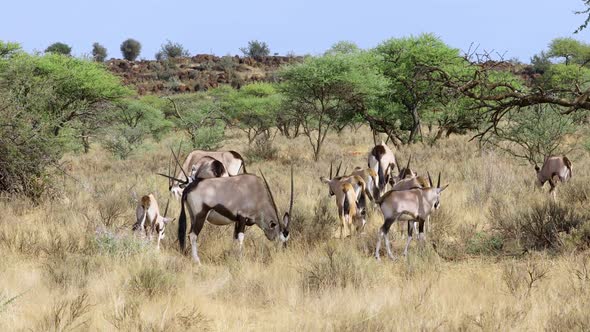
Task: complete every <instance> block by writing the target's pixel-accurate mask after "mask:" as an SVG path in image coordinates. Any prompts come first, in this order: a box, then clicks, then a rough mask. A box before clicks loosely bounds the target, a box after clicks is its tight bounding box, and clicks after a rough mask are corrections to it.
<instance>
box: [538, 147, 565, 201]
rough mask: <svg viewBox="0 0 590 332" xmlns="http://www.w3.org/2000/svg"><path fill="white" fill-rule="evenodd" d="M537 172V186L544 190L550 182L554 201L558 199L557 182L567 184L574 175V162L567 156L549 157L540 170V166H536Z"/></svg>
mask: <svg viewBox="0 0 590 332" xmlns="http://www.w3.org/2000/svg"><path fill="white" fill-rule="evenodd" d="M535 171H536V172H537V186H538V187H539V188H542V187H543V185H544V184H545V182H549V185H550V186H551V189H549V192H550V193H551V194H552V196H553V199H555V198H556V190H555V189H556V186H557V182H558V181H559V182H566V181H568V180H569V179H571V177H572V175H573V173H572V162H571V161H570V160H569V159H567V157H566V156H561V157H558V156H553V157H548V158H547V159H545V162H544V163H543V167H541V168H540V169H539V166H537V165H535Z"/></svg>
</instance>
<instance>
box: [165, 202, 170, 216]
mask: <svg viewBox="0 0 590 332" xmlns="http://www.w3.org/2000/svg"><path fill="white" fill-rule="evenodd" d="M169 205H170V198H168V200H167V201H166V208H165V209H164V218H165V217H166V215H167V214H168V206H169Z"/></svg>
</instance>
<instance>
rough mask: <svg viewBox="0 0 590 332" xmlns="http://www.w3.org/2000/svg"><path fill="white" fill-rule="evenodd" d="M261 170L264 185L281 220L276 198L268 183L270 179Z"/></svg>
mask: <svg viewBox="0 0 590 332" xmlns="http://www.w3.org/2000/svg"><path fill="white" fill-rule="evenodd" d="M258 171H259V172H260V175H262V179H263V180H264V185H265V186H266V190H267V191H268V195H269V196H270V201H271V202H272V206H273V207H274V208H275V214H276V217H277V222H279V223H280V222H281V219H280V218H279V209H277V203H275V198H274V196H273V195H272V191H271V190H270V186H269V185H268V181H266V177H265V176H264V174H263V173H262V171H261V170H258Z"/></svg>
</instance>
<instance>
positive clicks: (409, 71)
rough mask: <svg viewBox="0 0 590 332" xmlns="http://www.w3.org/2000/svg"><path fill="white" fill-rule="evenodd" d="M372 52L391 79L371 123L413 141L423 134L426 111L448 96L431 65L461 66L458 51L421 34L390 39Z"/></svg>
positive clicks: (407, 140)
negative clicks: (422, 120)
mask: <svg viewBox="0 0 590 332" xmlns="http://www.w3.org/2000/svg"><path fill="white" fill-rule="evenodd" d="M373 52H375V54H376V55H377V56H378V57H379V59H380V61H378V67H379V69H380V71H381V72H382V74H383V75H384V76H385V77H386V78H387V80H388V90H389V91H388V93H387V94H385V95H383V99H382V100H381V101H380V102H379V103H378V105H377V107H376V108H375V110H374V112H372V113H371V114H369V117H368V118H369V122H371V123H372V126H373V127H374V128H377V129H379V128H381V130H386V131H385V132H386V133H387V134H388V135H390V136H397V138H398V139H400V140H402V142H403V143H412V142H414V141H415V140H416V138H417V137H418V134H419V133H421V118H422V117H423V116H424V113H426V112H427V111H429V110H432V109H434V108H436V107H439V106H440V103H441V100H442V98H443V96H444V95H445V91H444V86H443V85H442V84H440V83H439V82H438V80H437V79H436V78H437V76H439V74H438V73H437V72H436V71H432V70H430V69H429V68H431V67H437V68H450V67H455V66H457V65H459V64H460V63H461V62H462V60H461V58H460V57H459V50H457V49H453V48H451V47H449V46H447V45H446V44H445V43H443V42H442V41H441V40H440V39H439V38H438V37H436V36H434V35H432V34H422V35H420V36H418V37H408V38H399V39H395V38H394V39H389V40H387V41H385V42H383V43H381V44H380V45H379V46H377V47H376V48H375V49H374V50H373ZM388 128H389V129H388ZM394 128H395V130H397V131H398V132H400V131H408V132H409V134H408V135H407V137H403V136H401V135H399V134H395V133H393V132H392V130H394ZM387 131H389V132H387Z"/></svg>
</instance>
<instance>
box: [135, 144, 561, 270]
mask: <svg viewBox="0 0 590 332" xmlns="http://www.w3.org/2000/svg"><path fill="white" fill-rule="evenodd" d="M171 153H172V157H171V160H170V161H169V164H168V174H160V173H159V175H161V176H164V177H166V178H167V179H168V181H169V182H168V184H169V190H170V193H171V195H172V196H174V197H175V198H176V199H180V205H181V209H180V211H181V212H180V216H179V218H178V242H179V245H180V250H181V251H182V252H185V248H186V237H187V235H186V234H187V212H186V211H187V210H188V217H189V218H190V230H189V231H188V238H189V241H190V250H191V251H190V252H191V256H192V259H193V261H194V262H196V263H198V264H200V258H199V254H198V248H197V242H198V239H199V233H200V232H201V229H202V228H203V225H204V224H205V221H207V222H209V223H210V224H212V225H217V226H224V225H231V224H233V225H234V240H235V241H237V244H238V245H239V249H240V252H241V250H242V246H243V241H244V233H245V229H246V226H253V225H256V226H258V227H259V228H260V229H262V231H263V232H264V234H265V235H266V237H267V238H268V239H269V240H271V241H274V240H277V239H278V240H279V241H280V242H281V243H283V245H284V246H286V243H287V240H288V239H289V227H290V224H291V220H290V219H291V213H292V209H293V195H294V192H293V167H291V170H290V177H291V188H290V199H289V208H288V210H287V212H285V213H284V214H283V216H282V217H281V216H280V213H279V208H278V207H277V204H276V201H275V199H274V196H273V193H272V190H271V185H270V184H269V182H268V181H267V179H266V177H265V176H264V174H263V173H262V172H260V176H258V175H255V174H249V173H247V172H246V167H245V164H244V160H243V158H242V156H241V155H240V154H239V153H237V152H235V151H202V150H196V151H193V152H191V153H189V155H188V156H187V157H186V158H185V161H184V163H182V164H181V163H180V161H179V159H178V154H180V148H179V150H178V153H175V152H174V151H173V150H171ZM172 159H173V160H172ZM411 159H412V156H411V155H410V157H409V158H408V161H407V163H406V165H405V167H400V165H399V164H398V161H397V159H396V158H395V155H394V153H393V151H391V149H390V148H389V147H388V146H387V145H386V144H385V143H384V142H381V143H380V144H376V145H375V146H374V147H373V148H372V149H371V150H370V152H369V154H368V158H367V167H366V168H363V167H356V168H354V170H353V171H352V172H351V173H350V174H346V170H344V172H343V174H340V170H341V167H342V162H340V165H339V166H338V167H337V168H336V172H335V174H334V172H333V165H332V163H331V164H330V174H329V177H324V176H321V177H320V180H321V182H322V183H324V184H326V185H327V186H328V190H329V195H330V196H334V197H335V199H336V207H337V211H338V218H339V223H340V224H339V233H340V238H344V237H345V235H346V234H345V233H346V230H348V235H349V236H351V235H352V234H353V229H354V231H355V232H356V234H357V235H362V234H363V233H364V228H365V226H366V224H367V210H368V207H369V205H373V206H378V207H379V210H380V211H381V215H382V216H383V224H382V225H381V227H379V228H378V231H377V232H378V233H377V244H376V247H375V258H376V259H377V260H380V249H381V242H382V241H384V242H385V250H386V252H387V256H388V257H389V258H391V259H394V255H393V253H392V250H391V243H390V240H389V236H388V232H389V229H390V228H391V226H392V225H393V224H394V223H395V222H403V221H406V222H407V242H406V245H405V248H404V252H403V254H404V256H405V255H407V253H408V247H409V245H410V242H411V241H412V236H413V233H414V232H416V225H417V226H418V229H417V231H418V240H421V241H422V242H423V243H424V242H425V235H424V228H425V224H426V223H427V222H428V220H429V219H430V216H431V214H432V213H433V212H434V211H435V210H437V209H438V208H439V207H440V199H441V194H442V192H443V191H444V190H445V189H446V188H447V187H448V184H446V185H444V186H441V173H440V172H439V173H438V177H437V182H436V185H434V183H433V181H432V178H431V176H430V173H429V172H426V176H424V175H418V173H416V172H415V171H414V170H412V169H411V168H410V161H411ZM172 163H174V172H173V173H171V164H172ZM178 168H179V170H178ZM535 171H536V174H537V181H536V184H537V186H538V187H539V188H542V187H543V185H544V184H545V182H549V185H550V187H551V188H550V191H549V192H550V193H551V195H552V197H553V198H554V199H555V196H556V190H555V189H556V186H557V183H558V182H566V181H568V180H569V179H570V178H571V177H572V163H571V161H570V160H569V159H568V158H567V157H566V156H552V157H548V158H546V159H545V162H544V163H543V165H542V166H541V167H538V166H535ZM136 201H137V202H138V206H137V209H136V217H137V219H136V222H135V224H134V225H133V230H134V231H137V232H145V235H146V236H147V237H148V238H149V239H150V240H151V239H152V238H153V237H154V236H157V248H158V249H159V248H160V241H161V240H162V239H163V238H164V233H165V229H166V225H167V224H169V223H170V222H172V221H174V220H175V219H174V218H169V217H167V216H166V213H167V211H168V206H169V203H170V202H169V200H168V202H167V203H166V208H165V210H164V214H163V215H161V214H160V209H159V207H158V203H157V201H156V198H155V196H154V195H153V194H149V195H145V196H143V197H142V198H141V200H137V199H136Z"/></svg>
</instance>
